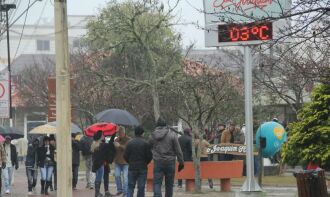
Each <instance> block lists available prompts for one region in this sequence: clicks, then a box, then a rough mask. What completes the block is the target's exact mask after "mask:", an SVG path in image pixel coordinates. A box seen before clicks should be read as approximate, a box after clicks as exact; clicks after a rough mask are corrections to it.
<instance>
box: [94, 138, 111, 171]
mask: <svg viewBox="0 0 330 197" xmlns="http://www.w3.org/2000/svg"><path fill="white" fill-rule="evenodd" d="M115 154H116V149H115V147H114V145H113V142H111V141H110V142H109V143H103V142H102V143H101V144H100V146H99V147H98V148H97V149H95V150H94V152H93V168H92V171H93V172H96V171H97V170H98V169H99V168H100V167H101V166H102V165H103V164H104V163H109V164H111V163H112V162H113V159H114V156H115Z"/></svg>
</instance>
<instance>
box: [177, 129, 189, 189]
mask: <svg viewBox="0 0 330 197" xmlns="http://www.w3.org/2000/svg"><path fill="white" fill-rule="evenodd" d="M183 133H184V134H183V135H182V136H180V137H179V144H180V147H181V150H182V154H183V160H184V161H192V138H191V130H190V129H188V128H186V129H184V130H183ZM178 187H179V188H182V180H181V179H179V180H178Z"/></svg>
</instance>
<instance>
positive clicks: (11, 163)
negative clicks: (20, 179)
mask: <svg viewBox="0 0 330 197" xmlns="http://www.w3.org/2000/svg"><path fill="white" fill-rule="evenodd" d="M5 138H6V141H5V144H4V145H3V146H4V148H5V152H6V167H5V168H4V170H3V176H4V179H5V189H6V191H5V193H6V194H10V188H11V183H12V176H13V168H14V167H15V169H16V170H17V169H18V160H17V151H16V146H15V145H13V144H12V143H11V137H10V136H6V137H5Z"/></svg>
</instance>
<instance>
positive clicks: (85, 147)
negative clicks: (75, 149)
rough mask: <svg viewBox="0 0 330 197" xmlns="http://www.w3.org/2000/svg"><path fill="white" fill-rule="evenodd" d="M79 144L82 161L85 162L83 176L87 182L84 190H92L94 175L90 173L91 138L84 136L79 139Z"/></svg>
mask: <svg viewBox="0 0 330 197" xmlns="http://www.w3.org/2000/svg"><path fill="white" fill-rule="evenodd" d="M79 143H80V148H81V153H82V156H83V160H84V161H85V169H86V174H85V175H86V182H87V184H86V188H88V189H94V181H95V180H94V179H95V174H94V173H93V172H92V166H93V159H92V152H91V145H92V143H93V138H91V137H88V136H86V135H85V136H83V137H82V138H80V141H79Z"/></svg>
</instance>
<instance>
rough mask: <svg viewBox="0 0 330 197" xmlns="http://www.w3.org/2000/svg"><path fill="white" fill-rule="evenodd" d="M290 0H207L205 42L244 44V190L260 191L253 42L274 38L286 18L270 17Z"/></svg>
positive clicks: (281, 10)
mask: <svg viewBox="0 0 330 197" xmlns="http://www.w3.org/2000/svg"><path fill="white" fill-rule="evenodd" d="M290 5H291V1H288V0H277V1H273V0H263V1H259V0H249V1H247V0H204V11H205V27H206V28H205V29H206V30H205V46H206V47H222V46H243V48H244V87H245V90H244V93H245V125H246V142H247V144H246V175H247V176H246V181H245V183H244V185H243V187H242V189H241V190H242V191H245V192H254V191H261V188H260V186H259V185H258V183H257V182H256V180H255V178H254V161H253V160H254V158H253V122H252V120H253V112H252V55H251V48H250V47H251V46H252V45H257V44H261V43H263V42H265V41H269V40H272V39H273V38H274V37H275V36H276V34H275V33H276V32H277V31H278V29H279V28H281V27H282V26H283V25H285V22H286V21H283V20H282V21H276V22H274V21H269V20H267V18H269V17H278V16H281V15H283V14H284V13H286V11H288V10H289V9H288V8H289V7H290Z"/></svg>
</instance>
